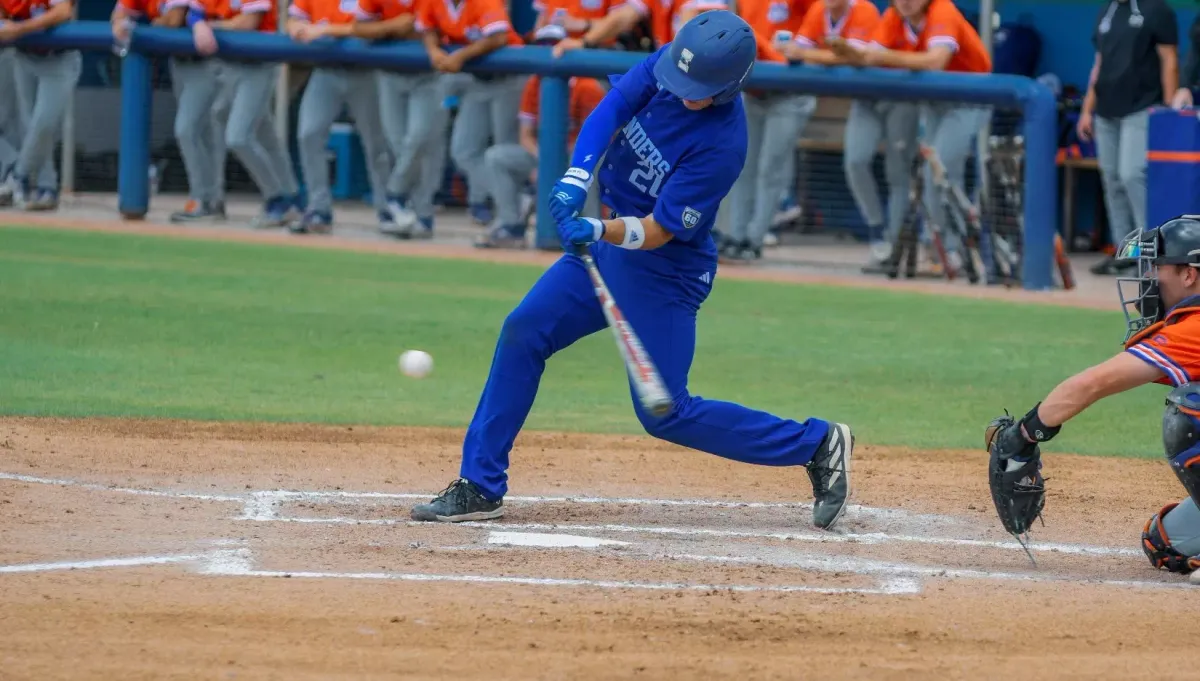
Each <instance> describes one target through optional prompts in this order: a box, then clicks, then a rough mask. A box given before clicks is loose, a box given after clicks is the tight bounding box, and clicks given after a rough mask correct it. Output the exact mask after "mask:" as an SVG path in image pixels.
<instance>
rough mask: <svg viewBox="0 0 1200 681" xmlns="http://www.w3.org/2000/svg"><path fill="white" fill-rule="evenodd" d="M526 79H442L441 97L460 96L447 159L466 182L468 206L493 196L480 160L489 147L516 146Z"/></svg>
mask: <svg viewBox="0 0 1200 681" xmlns="http://www.w3.org/2000/svg"><path fill="white" fill-rule="evenodd" d="M464 76H465V78H464ZM468 79H469V80H468ZM527 79H528V76H495V77H494V78H493V79H491V80H480V79H478V78H476V77H474V76H471V75H470V74H460V73H451V74H446V75H445V76H443V87H444V90H443V93H444V94H445V93H447V92H451V91H457V92H459V93H461V94H460V95H459V100H458V115H457V117H456V118H455V120H454V128H453V130H451V132H450V158H451V159H453V160H454V165H455V166H457V167H458V169H459V170H460V171H461V172H462V173H463V175H465V176H466V178H467V203H469V204H472V205H474V204H479V203H483V202H485V201H486V200H487V197H488V196H489V195H491V194H492V191H491V189H490V188H489V186H488V176H489V173H488V170H487V166H486V163H485V162H484V158H483V157H484V154H486V153H487V150H488V147H489V146H493V145H497V144H516V142H517V130H518V122H517V112H518V111H519V110H520V108H521V91H522V89H524V87H525V81H526V80H527Z"/></svg>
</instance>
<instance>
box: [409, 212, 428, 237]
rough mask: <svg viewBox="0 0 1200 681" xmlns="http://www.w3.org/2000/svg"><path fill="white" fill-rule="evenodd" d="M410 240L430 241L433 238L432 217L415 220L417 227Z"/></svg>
mask: <svg viewBox="0 0 1200 681" xmlns="http://www.w3.org/2000/svg"><path fill="white" fill-rule="evenodd" d="M412 238H414V239H432V238H433V216H432V215H430V216H429V217H427V218H417V226H416V227H415V228H414V229H413V233H412Z"/></svg>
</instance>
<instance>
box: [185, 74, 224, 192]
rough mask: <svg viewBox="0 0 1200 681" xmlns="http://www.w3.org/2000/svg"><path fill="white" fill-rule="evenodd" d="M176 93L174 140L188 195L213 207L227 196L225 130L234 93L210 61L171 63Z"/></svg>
mask: <svg viewBox="0 0 1200 681" xmlns="http://www.w3.org/2000/svg"><path fill="white" fill-rule="evenodd" d="M170 68H171V85H172V89H173V90H174V92H175V99H176V103H177V108H176V110H175V139H176V140H177V141H178V142H179V155H180V156H182V157H183V168H184V171H185V172H186V173H187V178H188V194H189V195H190V196H191V198H192V199H194V200H196V201H207V202H210V203H213V202H217V201H221V200H223V199H224V196H225V157H226V148H225V135H224V134H223V133H222V131H223V130H225V125H226V122H225V121H226V119H227V117H228V111H229V102H230V96H231V93H232V90H230V89H229V88H226V87H223V84H222V68H221V65H220V64H219V63H218V62H216V61H214V60H210V59H203V60H187V59H179V58H173V59H171V61H170Z"/></svg>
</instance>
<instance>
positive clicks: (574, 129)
mask: <svg viewBox="0 0 1200 681" xmlns="http://www.w3.org/2000/svg"><path fill="white" fill-rule="evenodd" d="M565 37H566V29H564V28H563V27H562V26H559V25H558V24H547V25H545V26H542V27H541V28H539V29H538V30H537V32H536V33H535V35H534V43H535V44H537V45H543V46H549V45H554V44H555V43H557V42H558V41H560V40H562V39H563V38H565ZM541 85H542V79H541V78H540V77H538V76H531V77H530V78H529V80H527V81H526V82H525V90H524V91H523V92H522V93H521V111H520V113H519V114H518V118H519V119H520V125H521V129H520V133H519V139H518V142H517V143H516V144H496V145H494V146H492V147H491V148H489V149H488V150H487V153H486V154H484V160H485V161H486V162H487V169H488V172H489V173H490V182H491V186H492V187H493V188H494V194H493V198H494V199H495V202H496V223H495V224H494V225H493V226H492V228H491V229H490V230H489V231H488V233H487V234H485V235H483V236H482V237H481V238H480V239H479V240H478V241H476V242H475V245H476V246H479V247H481V248H524V247H525V245H526V243H525V227H526V222H527V221H528V220H529V210H528V207H524V208H523V207H522V202H523V201H524V200H525V199H526V197H528V194H527V193H526V192H524V191H522V190H523V188H524V187H525V186H526V184H532V185H534V186H536V185H537V165H538V115H539V114H538V108H539V103H540V101H541ZM568 87H569V89H570V97H569V100H568V106H567V118H568V126H569V127H568V129H567V153H568V154H570V151H571V149H573V148H574V147H575V138H576V137H578V136H579V127H580V126H581V125H583V122H584V121H585V120H587V117H588V116H589V115H590V114H591V113H592V110H593V109H595V108H596V106H597V105H598V104H599V103H600V100H602V99H604V92H605V90H604V88H603V87H601V85H600V83H599V82H598V81H597V80H596V79H594V78H582V77H579V78H572V79H571V80H570V83H569V86H568ZM588 199H589V207H590V208H591V210H588V211H587V212H588V213H589V214H592V215H594V214H597V213H598V212H599V206H598V205H597V202H598V201H599V196H598V195H597V190H596V189H595V188H594V187H593V190H592V191H591V192H589V193H588ZM528 203H529V204H530V207H531V206H532V203H533V201H532V197H530V199H529V200H528Z"/></svg>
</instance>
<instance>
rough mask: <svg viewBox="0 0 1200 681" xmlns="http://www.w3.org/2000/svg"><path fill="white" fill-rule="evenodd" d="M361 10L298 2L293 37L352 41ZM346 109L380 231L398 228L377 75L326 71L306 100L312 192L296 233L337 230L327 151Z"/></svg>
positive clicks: (301, 139) (301, 134) (306, 160)
mask: <svg viewBox="0 0 1200 681" xmlns="http://www.w3.org/2000/svg"><path fill="white" fill-rule="evenodd" d="M356 11H357V6H356V5H355V4H352V3H349V2H344V1H343V0H294V2H293V3H292V5H291V6H290V7H289V8H288V22H287V32H288V35H290V36H291V37H292V39H293V40H295V41H297V42H302V43H309V42H312V41H314V40H317V39H320V38H344V37H347V36H351V35H353V34H354V23H355V12H356ZM343 105H344V106H346V107H347V108H348V109H349V110H350V115H351V116H352V117H353V118H354V127H355V130H356V131H357V132H358V135H359V139H360V140H361V141H362V145H363V155H364V157H365V158H366V159H367V177H368V179H369V182H370V185H371V199H372V203H373V204H374V207H375V211H376V215H377V217H378V219H379V228H380V229H381V230H384V231H386V230H387V229H388V228H390V227H391V225H392V224H393V221H392V216H391V213H390V212H389V211H388V209H387V190H386V185H385V180H386V179H387V176H388V171H389V170H390V168H389V164H388V153H387V147H386V146H385V145H386V142H385V141H384V137H383V124H382V122H381V121H380V116H379V88H378V84H377V83H376V80H375V74H374V72H373V71H370V70H367V69H363V68H357V67H352V66H321V67H319V68H316V69H314V70H313V72H312V75H311V76H309V79H308V84H307V85H306V86H305V89H304V95H303V96H302V97H301V99H300V115H299V120H298V122H297V125H296V137H297V140H296V142H297V145H296V146H297V148H298V150H299V156H300V169H301V172H302V173H303V175H304V184H305V186H306V188H307V190H308V205H307V206H306V207H305V210H304V213H303V215H302V216H301V217H300V219H299V221H297V222H294V223H292V224H291V225H290V226H289V229H290V230H291V231H292V233H294V234H309V233H317V234H328V233H329V232H330V231H332V229H333V194H332V193H331V192H330V189H329V167H328V164H327V162H326V159H325V154H326V151H325V146H326V144H327V143H328V142H329V131H330V128H331V127H332V126H333V123H334V121H336V120H337V118H338V115H339V114H340V113H341V111H342V107H343Z"/></svg>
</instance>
